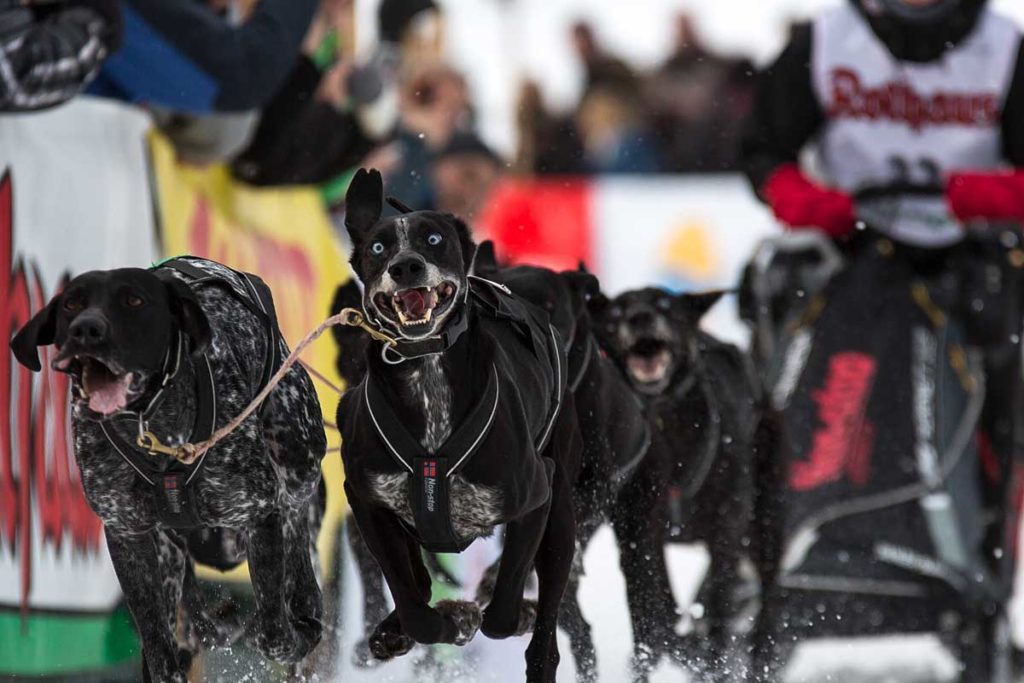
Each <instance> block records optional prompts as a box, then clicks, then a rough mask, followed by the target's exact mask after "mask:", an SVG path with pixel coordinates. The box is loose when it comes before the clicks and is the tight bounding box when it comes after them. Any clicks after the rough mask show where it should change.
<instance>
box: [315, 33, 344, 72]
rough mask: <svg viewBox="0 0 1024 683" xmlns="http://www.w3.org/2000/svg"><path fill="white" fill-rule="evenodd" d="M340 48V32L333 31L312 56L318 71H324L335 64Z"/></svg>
mask: <svg viewBox="0 0 1024 683" xmlns="http://www.w3.org/2000/svg"><path fill="white" fill-rule="evenodd" d="M340 47H341V39H340V38H338V32H337V31H335V30H333V29H332V30H331V31H329V32H328V33H327V35H325V36H324V39H323V40H322V41H320V45H319V46H318V47H317V48H316V50H314V51H313V54H312V55H310V59H312V60H313V63H314V64H316V66H317V68H318V69H320V70H321V71H323V70H325V69H327V68H328V67H329V66H331V65H332V64H333V63H334V61H335V59H336V58H337V56H338V50H339V48H340Z"/></svg>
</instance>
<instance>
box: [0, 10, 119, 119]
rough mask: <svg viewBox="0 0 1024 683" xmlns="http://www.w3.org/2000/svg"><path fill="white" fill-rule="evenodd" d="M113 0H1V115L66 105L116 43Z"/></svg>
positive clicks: (87, 81) (117, 23) (92, 74)
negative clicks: (45, 0) (5, 112)
mask: <svg viewBox="0 0 1024 683" xmlns="http://www.w3.org/2000/svg"><path fill="white" fill-rule="evenodd" d="M121 37H122V21H121V10H120V7H119V6H118V1H117V0H63V1H61V2H31V1H29V2H25V1H24V0H0V111H31V110H35V109H43V108H45V107H52V106H54V105H57V104H60V103H62V102H65V101H66V100H68V99H70V98H72V97H74V96H75V95H77V94H78V93H79V92H80V91H81V90H82V89H83V88H84V87H85V86H86V85H88V84H89V82H90V81H92V80H93V78H95V77H96V74H97V73H98V72H99V69H100V65H101V64H102V63H103V60H104V59H106V58H107V56H108V55H109V54H110V53H111V52H113V51H115V50H117V49H118V48H119V47H120V44H121Z"/></svg>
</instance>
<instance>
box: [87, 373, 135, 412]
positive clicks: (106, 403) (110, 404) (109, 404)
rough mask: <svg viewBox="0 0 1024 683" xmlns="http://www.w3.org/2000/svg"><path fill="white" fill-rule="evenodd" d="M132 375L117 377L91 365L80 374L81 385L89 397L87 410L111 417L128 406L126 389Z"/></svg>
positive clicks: (129, 384)
mask: <svg viewBox="0 0 1024 683" xmlns="http://www.w3.org/2000/svg"><path fill="white" fill-rule="evenodd" d="M131 383H132V373H130V372H128V373H125V374H124V375H121V376H120V377H118V376H117V375H114V374H113V373H112V372H110V371H109V370H107V369H106V368H104V367H102V366H97V365H95V364H91V365H90V366H89V367H88V368H86V370H85V372H84V373H83V374H82V384H83V386H84V388H85V391H86V393H87V394H88V395H89V409H90V410H92V411H93V412H96V413H99V414H100V415H112V414H114V413H116V412H117V411H119V410H122V409H123V408H124V407H125V406H126V405H128V387H130V386H131Z"/></svg>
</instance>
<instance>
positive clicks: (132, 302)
mask: <svg viewBox="0 0 1024 683" xmlns="http://www.w3.org/2000/svg"><path fill="white" fill-rule="evenodd" d="M125 303H126V304H128V305H129V306H130V307H131V308H138V307H139V306H141V305H142V304H144V303H145V302H144V301H143V300H142V297H141V296H136V295H134V294H129V295H128V297H127V298H126V299H125Z"/></svg>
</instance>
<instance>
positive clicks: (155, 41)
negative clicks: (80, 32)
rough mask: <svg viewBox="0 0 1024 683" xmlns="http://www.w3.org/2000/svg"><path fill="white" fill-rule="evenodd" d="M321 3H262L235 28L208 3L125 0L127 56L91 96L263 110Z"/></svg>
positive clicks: (204, 108) (198, 109)
mask: <svg viewBox="0 0 1024 683" xmlns="http://www.w3.org/2000/svg"><path fill="white" fill-rule="evenodd" d="M318 5H319V0H259V2H258V3H257V4H256V5H255V6H254V7H253V8H252V11H251V13H250V14H249V15H248V17H247V18H246V19H245V20H244V21H242V22H240V23H235V22H233V21H232V20H231V18H230V17H229V16H228V15H226V14H225V13H222V12H219V11H217V9H216V8H215V7H214V6H212V4H210V3H206V2H201V1H200V0H124V2H123V3H122V8H123V15H124V39H123V44H122V46H121V49H120V50H119V51H118V52H117V53H115V54H113V55H112V56H111V57H110V58H109V59H108V60H107V62H106V64H104V66H103V69H102V71H101V72H100V75H99V77H98V78H97V79H96V81H94V82H93V84H92V86H91V88H90V90H89V92H91V93H92V94H97V95H102V96H107V97H112V98H116V99H121V100H124V101H127V102H137V103H142V104H152V105H155V106H160V107H165V108H168V109H174V110H177V111H185V112H192V113H208V112H241V111H249V110H253V109H258V108H260V107H261V106H262V105H263V104H265V103H266V102H267V101H268V100H269V99H270V98H271V97H272V96H273V95H274V93H275V92H276V91H277V89H278V87H280V85H281V84H282V83H283V82H284V80H285V78H286V77H287V76H288V74H289V72H290V71H291V69H292V67H293V65H294V63H295V60H296V59H297V58H298V55H299V48H300V46H301V44H302V39H303V37H304V36H305V34H306V30H307V28H308V27H309V24H310V21H311V20H312V18H313V15H314V13H315V12H316V9H317V6H318Z"/></svg>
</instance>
